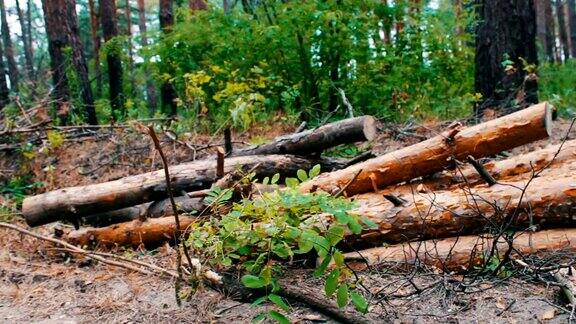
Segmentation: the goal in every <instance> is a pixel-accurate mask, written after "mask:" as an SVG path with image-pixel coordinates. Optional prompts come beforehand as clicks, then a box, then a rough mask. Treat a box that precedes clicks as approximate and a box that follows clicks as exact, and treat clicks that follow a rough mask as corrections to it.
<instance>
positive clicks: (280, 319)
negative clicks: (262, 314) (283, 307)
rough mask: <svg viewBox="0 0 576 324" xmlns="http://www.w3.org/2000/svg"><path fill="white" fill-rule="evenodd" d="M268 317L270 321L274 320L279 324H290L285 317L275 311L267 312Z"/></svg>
mask: <svg viewBox="0 0 576 324" xmlns="http://www.w3.org/2000/svg"><path fill="white" fill-rule="evenodd" d="M268 315H269V316H270V318H271V319H273V320H275V321H276V322H278V323H280V324H290V320H289V319H288V318H286V316H284V315H282V314H280V313H278V312H277V311H273V310H271V311H269V312H268Z"/></svg>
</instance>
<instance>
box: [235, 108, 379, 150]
mask: <svg viewBox="0 0 576 324" xmlns="http://www.w3.org/2000/svg"><path fill="white" fill-rule="evenodd" d="M377 135H378V126H377V121H376V119H375V118H374V117H372V116H362V117H356V118H350V119H345V120H342V121H339V122H335V123H331V124H327V125H324V126H321V127H319V128H316V129H313V130H306V131H303V132H300V133H296V134H290V135H286V136H280V137H278V138H276V139H274V141H272V142H271V143H268V144H262V145H257V146H253V147H248V148H245V149H241V150H237V151H232V154H231V155H232V156H245V155H261V154H297V155H311V154H316V153H321V152H322V151H323V150H325V149H327V148H331V147H334V146H337V145H340V144H348V143H355V142H360V141H366V140H368V141H371V140H374V139H375V138H376V136H377Z"/></svg>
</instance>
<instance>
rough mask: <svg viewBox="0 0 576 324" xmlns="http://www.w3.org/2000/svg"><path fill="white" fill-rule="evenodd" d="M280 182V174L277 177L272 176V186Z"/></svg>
mask: <svg viewBox="0 0 576 324" xmlns="http://www.w3.org/2000/svg"><path fill="white" fill-rule="evenodd" d="M278 180H280V173H276V174H275V175H273V176H272V181H270V183H271V184H276V183H278Z"/></svg>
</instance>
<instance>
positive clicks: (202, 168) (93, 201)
mask: <svg viewBox="0 0 576 324" xmlns="http://www.w3.org/2000/svg"><path fill="white" fill-rule="evenodd" d="M318 163H319V164H321V166H322V169H323V170H331V169H332V168H334V167H340V166H343V165H344V163H345V162H342V161H338V160H329V159H308V158H302V157H297V156H292V155H266V156H242V157H234V158H228V159H227V160H226V166H225V172H226V173H228V172H231V171H234V170H237V169H242V170H245V171H248V170H251V169H252V168H254V170H253V171H254V172H255V173H256V175H257V176H258V177H265V176H273V175H274V174H276V173H278V172H280V173H281V174H282V175H284V176H291V175H294V174H296V171H298V169H305V170H309V169H311V168H312V167H313V166H314V165H315V164H318ZM215 165H216V161H215V160H214V159H209V160H199V161H194V162H189V163H184V164H180V165H176V166H172V167H170V175H171V178H172V185H173V189H174V191H175V192H181V191H195V190H199V189H205V188H208V187H210V185H211V184H212V183H213V182H214V181H216V179H217V178H216V168H215ZM166 197H167V193H166V184H165V179H164V173H163V170H159V171H154V172H149V173H144V174H140V175H135V176H130V177H126V178H122V179H119V180H115V181H110V182H105V183H99V184H92V185H87V186H78V187H70V188H64V189H59V190H55V191H51V192H47V193H44V194H40V195H36V196H32V197H28V198H26V199H24V203H23V205H22V213H23V215H24V218H25V219H26V222H27V223H28V225H30V226H38V225H43V224H47V223H50V222H54V221H57V220H64V219H75V218H80V217H82V216H88V215H91V214H94V213H101V212H106V211H110V210H116V209H120V208H124V207H129V206H135V205H138V204H142V203H146V202H149V201H157V200H162V199H164V198H166Z"/></svg>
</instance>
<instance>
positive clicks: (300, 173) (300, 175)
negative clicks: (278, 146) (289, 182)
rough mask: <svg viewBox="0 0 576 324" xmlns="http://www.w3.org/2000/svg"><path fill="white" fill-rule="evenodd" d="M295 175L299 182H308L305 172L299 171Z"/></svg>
mask: <svg viewBox="0 0 576 324" xmlns="http://www.w3.org/2000/svg"><path fill="white" fill-rule="evenodd" d="M296 175H297V176H298V179H300V181H302V182H304V181H306V180H308V175H307V174H306V171H304V170H302V169H300V170H298V171H297V172H296Z"/></svg>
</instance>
